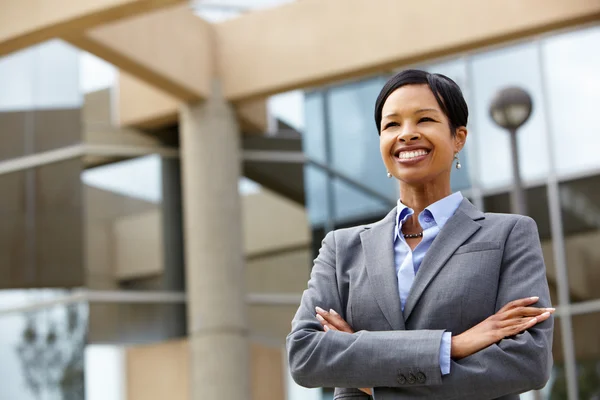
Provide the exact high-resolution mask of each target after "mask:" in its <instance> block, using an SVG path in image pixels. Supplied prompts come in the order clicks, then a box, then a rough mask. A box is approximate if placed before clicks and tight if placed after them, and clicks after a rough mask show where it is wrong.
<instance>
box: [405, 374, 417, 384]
mask: <svg viewBox="0 0 600 400" xmlns="http://www.w3.org/2000/svg"><path fill="white" fill-rule="evenodd" d="M407 381H408V383H410V384H411V385H414V384H415V383H417V378H416V377H415V376H414V375H413V374H408V379H407Z"/></svg>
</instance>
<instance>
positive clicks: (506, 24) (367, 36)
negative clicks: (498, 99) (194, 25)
mask: <svg viewBox="0 0 600 400" xmlns="http://www.w3.org/2000/svg"><path fill="white" fill-rule="evenodd" d="M598 19H600V1H598V0H570V1H568V2H566V1H564V0H528V1H522V0H488V1H480V0H455V1H439V0H422V1H419V2H417V1H412V2H411V1H397V0H377V1H374V0H327V1H322V0H303V1H298V2H293V3H290V4H287V5H284V6H281V7H277V8H272V9H269V10H266V11H261V12H255V13H250V14H248V15H245V16H243V17H240V18H236V19H232V20H230V21H226V22H223V23H220V24H216V25H215V35H216V43H217V46H216V51H217V65H218V66H219V71H218V72H219V76H221V78H222V80H223V83H224V94H225V96H226V97H227V98H228V99H229V100H232V101H238V100H242V99H248V98H252V97H256V96H259V97H264V96H267V95H270V94H274V93H280V92H284V91H287V90H291V89H296V88H303V87H308V86H312V85H321V84H325V83H329V82H332V81H336V80H340V79H346V78H352V77H359V76H361V75H365V74H371V73H375V72H380V71H383V70H386V69H390V68H394V67H399V66H402V65H407V64H412V63H416V62H422V61H425V60H428V59H431V58H436V57H441V56H446V55H449V54H453V53H457V52H462V51H468V50H475V49H479V48H482V47H485V46H490V45H495V44H499V43H503V42H507V41H512V40H515V39H518V38H522V37H527V36H531V35H535V34H539V33H542V32H547V31H551V30H555V29H559V28H566V27H571V26H575V25H578V24H582V23H587V22H590V21H596V20H598Z"/></svg>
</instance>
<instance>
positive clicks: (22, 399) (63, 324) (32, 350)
mask: <svg viewBox="0 0 600 400" xmlns="http://www.w3.org/2000/svg"><path fill="white" fill-rule="evenodd" d="M64 294H66V293H65V292H64V291H50V290H19V291H2V292H0V303H2V304H3V308H6V307H9V306H19V305H23V304H28V303H30V302H32V301H36V300H37V301H43V300H46V301H47V300H50V299H52V298H56V297H60V296H61V295H64ZM87 313H88V310H87V306H86V305H85V304H84V303H74V304H67V305H57V306H52V307H48V308H42V309H38V310H35V311H28V312H14V313H2V314H0V360H1V361H0V374H1V375H2V385H1V386H0V398H3V399H11V400H34V399H82V398H84V397H83V396H84V373H83V351H84V348H85V340H86V335H87V316H88V314H87Z"/></svg>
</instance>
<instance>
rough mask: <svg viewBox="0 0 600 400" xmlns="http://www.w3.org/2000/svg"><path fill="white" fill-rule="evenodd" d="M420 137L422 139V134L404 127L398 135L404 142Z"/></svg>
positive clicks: (399, 139)
mask: <svg viewBox="0 0 600 400" xmlns="http://www.w3.org/2000/svg"><path fill="white" fill-rule="evenodd" d="M419 139H421V134H420V133H418V132H415V131H413V130H412V129H403V130H402V132H401V133H400V134H399V135H398V141H399V142H402V143H407V142H410V141H415V140H419Z"/></svg>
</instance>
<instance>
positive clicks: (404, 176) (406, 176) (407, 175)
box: [396, 170, 433, 186]
mask: <svg viewBox="0 0 600 400" xmlns="http://www.w3.org/2000/svg"><path fill="white" fill-rule="evenodd" d="M396 176H397V177H398V180H399V181H400V182H402V183H405V184H407V185H414V186H419V185H423V184H425V183H427V182H431V181H432V180H433V178H432V177H431V175H430V174H427V173H418V172H416V171H406V170H405V171H398V173H397V174H396Z"/></svg>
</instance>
